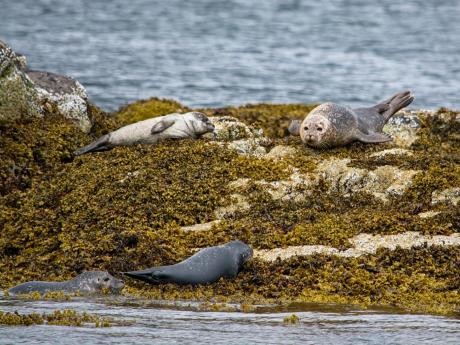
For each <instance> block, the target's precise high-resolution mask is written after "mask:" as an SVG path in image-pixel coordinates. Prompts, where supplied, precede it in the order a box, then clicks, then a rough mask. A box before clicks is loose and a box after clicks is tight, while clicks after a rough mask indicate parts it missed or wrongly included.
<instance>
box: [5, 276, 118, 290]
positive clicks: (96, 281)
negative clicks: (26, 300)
mask: <svg viewBox="0 0 460 345" xmlns="http://www.w3.org/2000/svg"><path fill="white" fill-rule="evenodd" d="M123 286H124V283H123V281H122V280H120V279H117V278H115V277H114V276H112V275H110V274H109V273H108V272H106V271H85V272H83V273H82V274H80V275H78V276H76V277H75V278H73V279H71V280H68V281H63V282H43V281H31V282H26V283H22V284H19V285H17V286H15V287H12V288H11V289H9V290H8V293H9V294H11V295H19V294H28V293H31V292H38V293H40V294H41V295H43V294H45V293H47V292H52V291H62V292H64V293H75V292H79V293H83V294H97V293H100V292H103V291H104V290H108V291H110V292H111V293H119V292H120V291H121V289H122V288H123Z"/></svg>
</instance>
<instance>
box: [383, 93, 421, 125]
mask: <svg viewBox="0 0 460 345" xmlns="http://www.w3.org/2000/svg"><path fill="white" fill-rule="evenodd" d="M414 99H415V97H414V96H413V95H412V94H411V92H410V91H403V92H399V93H397V94H396V95H393V96H392V97H390V98H389V99H387V100H386V101H383V102H382V103H380V104H377V105H376V106H375V108H376V109H377V111H378V112H379V113H380V114H381V115H382V116H383V117H384V118H385V122H386V121H388V120H389V119H390V117H392V116H393V115H394V114H396V113H397V112H398V111H399V110H401V109H402V108H404V107H407V106H408V105H409V104H411V103H412V101H413V100H414Z"/></svg>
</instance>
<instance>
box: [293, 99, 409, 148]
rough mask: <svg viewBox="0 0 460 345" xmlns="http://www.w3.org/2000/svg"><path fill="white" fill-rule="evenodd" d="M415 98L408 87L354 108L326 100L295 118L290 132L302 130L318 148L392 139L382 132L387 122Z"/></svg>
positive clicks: (300, 131)
mask: <svg viewBox="0 0 460 345" xmlns="http://www.w3.org/2000/svg"><path fill="white" fill-rule="evenodd" d="M413 100H414V96H413V95H412V94H411V93H410V91H404V92H400V93H397V94H396V95H394V96H393V97H391V98H389V99H387V100H386V101H383V102H382V103H379V104H377V105H375V106H373V107H369V108H358V109H351V108H348V107H345V106H341V105H338V104H334V103H324V104H321V105H319V106H318V107H316V108H315V109H313V110H312V111H311V112H310V113H309V114H308V115H307V117H306V118H305V119H304V120H303V121H302V122H301V123H300V121H298V120H294V121H292V122H291V125H290V126H289V132H290V133H291V134H300V138H301V139H302V142H303V143H304V144H306V145H308V146H312V147H316V148H325V147H334V146H344V145H347V144H349V143H351V142H353V141H360V142H363V143H383V142H386V141H391V140H392V139H391V137H390V136H389V135H387V134H385V133H383V132H382V129H383V126H384V125H385V124H386V123H387V121H388V120H389V119H390V118H391V117H392V116H393V115H394V114H395V113H396V112H398V111H399V110H400V109H402V108H404V107H406V106H408V105H409V104H410V103H412V101H413Z"/></svg>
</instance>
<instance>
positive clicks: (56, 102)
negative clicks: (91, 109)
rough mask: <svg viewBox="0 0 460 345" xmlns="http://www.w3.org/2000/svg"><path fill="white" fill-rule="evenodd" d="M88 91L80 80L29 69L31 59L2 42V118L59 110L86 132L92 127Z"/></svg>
mask: <svg viewBox="0 0 460 345" xmlns="http://www.w3.org/2000/svg"><path fill="white" fill-rule="evenodd" d="M87 98H88V96H87V94H86V91H85V89H84V88H83V86H82V85H81V84H80V83H79V82H78V81H76V80H74V79H72V78H70V77H67V76H62V75H57V74H54V73H50V72H38V71H27V61H26V58H25V57H24V56H22V55H17V54H16V53H15V52H14V51H13V50H12V49H11V48H10V47H9V46H8V45H7V44H6V43H4V42H2V41H0V121H13V120H16V119H19V118H24V117H42V116H44V114H45V113H46V112H53V113H57V114H59V115H61V116H63V117H64V118H67V119H69V120H71V121H72V122H73V123H74V124H75V125H76V126H77V127H78V128H80V129H81V130H82V131H83V132H85V133H88V132H89V131H90V129H91V120H90V118H89V115H88V103H87Z"/></svg>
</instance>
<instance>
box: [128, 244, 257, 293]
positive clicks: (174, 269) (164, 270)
mask: <svg viewBox="0 0 460 345" xmlns="http://www.w3.org/2000/svg"><path fill="white" fill-rule="evenodd" d="M252 253H253V252H252V249H251V247H249V246H248V245H247V244H245V243H243V242H241V241H231V242H228V243H226V244H223V245H220V246H216V247H209V248H205V249H202V250H200V251H199V252H198V253H196V254H194V255H192V256H191V257H189V258H188V259H186V260H184V261H182V262H179V263H177V264H175V265H170V266H157V267H152V268H149V269H146V270H143V271H133V272H125V274H126V275H127V276H129V277H132V278H135V279H139V280H142V281H144V282H147V283H150V284H162V283H176V284H181V285H185V284H193V285H197V284H208V283H212V282H215V281H217V280H219V279H220V278H221V277H224V278H235V277H236V275H237V274H238V272H239V271H240V270H241V268H242V267H243V264H244V263H245V262H246V261H247V260H249V259H250V258H251V257H252Z"/></svg>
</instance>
